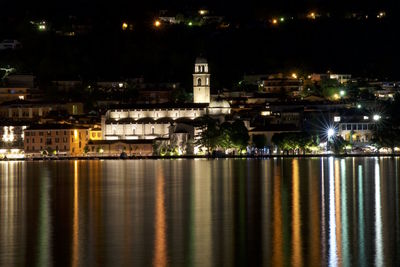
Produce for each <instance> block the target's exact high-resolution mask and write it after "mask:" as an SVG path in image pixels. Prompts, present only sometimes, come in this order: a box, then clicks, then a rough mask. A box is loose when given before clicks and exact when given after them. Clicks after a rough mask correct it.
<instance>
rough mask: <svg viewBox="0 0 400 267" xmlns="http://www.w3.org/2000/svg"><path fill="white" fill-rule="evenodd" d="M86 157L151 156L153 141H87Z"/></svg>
mask: <svg viewBox="0 0 400 267" xmlns="http://www.w3.org/2000/svg"><path fill="white" fill-rule="evenodd" d="M87 146H88V149H87V153H86V155H87V156H120V155H121V153H123V152H124V153H126V155H127V156H151V155H153V140H89V142H88V144H87Z"/></svg>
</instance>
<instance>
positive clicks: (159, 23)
mask: <svg viewBox="0 0 400 267" xmlns="http://www.w3.org/2000/svg"><path fill="white" fill-rule="evenodd" d="M154 26H156V27H157V28H158V27H160V26H161V22H160V21H159V20H156V21H154Z"/></svg>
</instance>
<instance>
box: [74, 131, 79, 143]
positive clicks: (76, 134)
mask: <svg viewBox="0 0 400 267" xmlns="http://www.w3.org/2000/svg"><path fill="white" fill-rule="evenodd" d="M74 138H75V140H76V141H77V140H78V130H74Z"/></svg>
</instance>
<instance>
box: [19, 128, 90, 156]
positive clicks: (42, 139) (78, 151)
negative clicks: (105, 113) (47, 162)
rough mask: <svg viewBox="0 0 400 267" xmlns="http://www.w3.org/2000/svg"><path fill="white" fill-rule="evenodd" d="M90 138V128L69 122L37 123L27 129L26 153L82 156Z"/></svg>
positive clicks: (33, 154) (32, 154) (31, 154)
mask: <svg viewBox="0 0 400 267" xmlns="http://www.w3.org/2000/svg"><path fill="white" fill-rule="evenodd" d="M88 139H89V130H88V128H85V127H81V126H74V125H69V124H37V125H32V126H30V127H29V128H27V129H26V130H25V140H24V149H25V155H30V156H39V155H42V154H46V155H63V156H82V155H84V153H85V147H86V145H87V142H88Z"/></svg>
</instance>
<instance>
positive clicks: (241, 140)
mask: <svg viewBox="0 0 400 267" xmlns="http://www.w3.org/2000/svg"><path fill="white" fill-rule="evenodd" d="M201 130H202V132H201V134H200V138H199V139H198V140H197V142H196V145H199V146H202V147H205V148H207V151H208V153H209V154H211V153H212V152H213V151H214V150H216V149H217V148H221V149H224V150H227V149H235V150H238V151H239V153H241V151H242V150H243V149H245V148H246V147H247V145H248V142H249V139H250V137H249V134H248V131H247V128H246V126H245V125H244V123H243V122H242V121H240V120H236V121H234V122H233V123H230V122H224V123H222V124H220V123H219V122H218V121H217V120H214V119H212V118H211V117H208V116H205V117H203V118H202V126H201Z"/></svg>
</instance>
